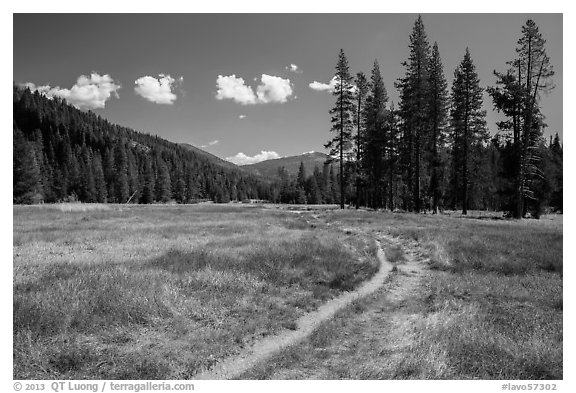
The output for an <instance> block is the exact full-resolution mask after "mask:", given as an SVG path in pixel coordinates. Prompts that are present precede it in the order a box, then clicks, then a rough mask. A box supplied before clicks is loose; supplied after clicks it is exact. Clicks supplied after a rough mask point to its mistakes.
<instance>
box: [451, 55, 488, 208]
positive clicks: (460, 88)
mask: <svg viewBox="0 0 576 393" xmlns="http://www.w3.org/2000/svg"><path fill="white" fill-rule="evenodd" d="M482 91H483V89H482V87H480V79H479V78H478V74H477V73H476V67H475V66H474V63H473V62H472V57H471V56H470V51H469V50H468V48H466V54H465V55H464V59H463V60H462V62H461V63H460V65H459V66H458V68H456V71H454V82H453V83H452V110H451V113H450V116H451V126H452V129H453V130H454V140H453V153H454V157H455V160H454V162H455V168H454V169H455V170H456V172H457V173H458V174H459V175H460V176H459V178H460V179H461V185H460V190H461V192H462V194H461V201H462V214H468V202H469V194H468V192H469V190H470V182H471V177H470V171H469V168H470V166H471V162H472V160H473V159H474V158H475V157H474V156H473V152H474V151H476V150H477V149H476V148H477V146H478V145H480V144H482V143H485V142H487V141H488V137H489V134H488V131H487V129H486V120H485V117H486V111H485V110H483V109H482Z"/></svg>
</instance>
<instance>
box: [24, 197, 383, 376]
mask: <svg viewBox="0 0 576 393" xmlns="http://www.w3.org/2000/svg"><path fill="white" fill-rule="evenodd" d="M13 252H14V290H13V292H14V311H13V317H14V322H13V327H14V378H16V379H34V378H41V379H48V378H59V379H65V378H73V379H87V378H93V379H186V378H190V377H191V376H193V375H194V374H196V373H197V372H199V371H201V370H203V369H206V368H208V367H210V366H211V365H212V364H214V363H215V362H216V361H218V360H220V359H222V358H224V357H226V356H229V355H233V354H237V353H238V352H239V351H241V350H242V348H243V347H245V346H246V345H249V344H250V343H251V342H253V341H254V340H256V339H258V338H261V337H263V336H267V335H270V334H275V333H277V332H279V331H281V330H282V329H294V328H295V321H296V320H297V318H298V317H300V316H301V315H302V314H303V313H304V312H306V311H309V310H312V309H315V308H317V307H318V305H319V304H321V303H323V302H325V301H326V300H328V299H330V298H333V297H335V296H337V295H338V294H339V293H342V292H343V291H347V290H351V289H353V288H355V287H356V286H357V285H358V284H359V283H360V282H362V281H364V280H366V279H367V278H369V277H370V276H372V275H373V274H374V273H375V271H376V270H377V262H376V260H375V247H374V243H373V240H371V239H368V238H363V237H359V236H355V235H350V234H346V233H344V232H342V231H339V230H337V229H333V228H328V227H326V228H323V229H322V228H318V227H317V226H316V225H314V224H311V223H309V222H307V220H306V219H303V218H302V217H300V215H299V214H294V213H293V212H290V211H286V212H285V211H278V210H267V209H262V208H251V207H235V206H230V205H228V206H227V205H223V206H222V205H221V206H217V205H204V206H201V205H197V206H120V205H116V206H114V205H110V206H108V205H77V206H68V205H67V206H62V205H53V206H30V207H23V206H15V207H14V251H13Z"/></svg>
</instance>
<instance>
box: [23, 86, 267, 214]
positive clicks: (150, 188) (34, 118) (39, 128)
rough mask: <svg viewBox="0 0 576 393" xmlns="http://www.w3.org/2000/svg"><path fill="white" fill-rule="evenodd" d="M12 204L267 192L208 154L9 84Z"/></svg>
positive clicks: (225, 197) (219, 197)
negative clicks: (11, 117)
mask: <svg viewBox="0 0 576 393" xmlns="http://www.w3.org/2000/svg"><path fill="white" fill-rule="evenodd" d="M13 115H14V121H13V152H14V155H13V156H14V160H13V178H14V191H13V202H14V203H41V202H58V201H67V200H79V201H82V202H113V203H126V202H127V201H130V202H132V203H153V202H169V201H172V200H174V201H176V202H178V203H188V202H192V201H195V200H199V199H211V200H214V201H216V202H227V201H230V200H242V199H246V198H261V199H265V198H267V197H268V195H267V193H268V189H267V185H266V184H264V183H262V181H261V180H260V179H258V178H257V176H255V175H253V174H250V173H247V172H245V171H243V170H241V169H240V168H238V167H237V166H235V165H234V164H232V163H228V162H226V161H224V160H222V159H220V158H218V157H216V156H213V155H212V154H210V153H208V152H204V151H202V150H200V149H198V148H196V147H193V146H191V145H186V146H183V145H181V144H176V143H173V142H169V141H167V140H165V139H162V138H160V137H158V136H153V135H149V134H143V133H140V132H137V131H135V130H132V129H130V128H127V127H122V126H119V125H116V124H112V123H110V122H108V121H107V120H106V119H103V118H102V117H100V116H99V115H96V114H95V113H93V112H90V111H89V112H83V111H80V110H78V109H76V108H74V107H73V106H71V105H68V104H67V103H66V102H65V101H64V100H61V99H58V98H53V99H51V98H47V97H45V96H43V95H41V94H40V93H38V92H35V93H32V92H31V91H30V90H29V89H21V88H19V87H17V86H14V89H13Z"/></svg>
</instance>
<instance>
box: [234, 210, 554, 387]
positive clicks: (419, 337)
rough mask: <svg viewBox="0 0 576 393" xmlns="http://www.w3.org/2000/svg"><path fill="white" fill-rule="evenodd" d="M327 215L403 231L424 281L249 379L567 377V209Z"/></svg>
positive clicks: (362, 305) (337, 323) (361, 309)
mask: <svg viewBox="0 0 576 393" xmlns="http://www.w3.org/2000/svg"><path fill="white" fill-rule="evenodd" d="M330 220H331V221H333V222H334V224H335V225H340V226H346V227H354V226H363V227H364V228H367V229H371V230H373V231H383V232H385V233H387V234H390V235H392V236H395V237H396V238H397V239H399V240H401V241H402V242H403V244H404V246H405V247H406V248H412V249H414V250H416V252H417V254H418V255H419V256H420V258H421V259H422V260H423V261H424V263H425V264H426V266H427V270H426V274H425V275H424V278H423V279H422V281H421V282H420V284H419V286H418V288H417V290H415V291H414V292H413V293H411V294H409V295H408V296H406V298H404V299H401V301H399V302H398V304H395V305H392V306H391V305H390V302H389V301H388V298H387V292H386V291H382V292H381V293H380V294H379V295H375V296H371V297H368V298H366V299H363V300H361V301H359V302H358V303H357V304H356V305H355V306H354V307H351V308H349V309H347V310H343V311H342V312H340V314H339V315H338V316H337V318H335V319H334V320H332V321H329V322H327V323H325V324H323V326H322V327H321V328H320V329H319V330H318V332H317V334H314V335H312V337H310V339H309V340H307V341H306V342H304V343H302V344H301V345H299V346H296V347H293V348H290V349H289V350H287V351H284V352H283V353H281V354H279V355H278V356H276V357H275V358H274V359H272V360H271V361H269V362H267V363H266V364H262V365H261V366H260V367H258V368H256V369H254V370H251V371H250V372H248V373H246V374H245V375H244V376H242V378H245V379H248V378H256V379H269V378H272V379H284V378H288V379H293V378H314V379H342V378H344V379H562V377H563V363H562V355H563V351H562V343H563V331H562V318H563V298H562V261H563V257H562V216H561V215H553V216H546V217H543V218H542V219H541V220H523V221H514V220H502V219H500V218H499V215H497V214H490V215H487V214H480V213H477V214H471V215H470V216H469V217H463V216H461V215H458V214H453V215H441V216H432V215H413V214H391V213H374V212H352V211H346V212H334V213H332V214H331V215H330ZM388 253H391V255H399V256H398V258H399V259H403V257H402V255H401V253H400V252H399V251H397V248H396V247H393V248H392V249H391V250H389V251H387V254H388ZM399 269H400V270H401V271H402V266H401V265H400V267H399ZM404 274H410V272H409V271H408V272H404ZM374 313H378V317H377V318H375V317H374V315H375V314H374ZM393 313H395V315H400V316H401V317H400V321H401V322H399V321H394V320H392V318H391V317H390V315H391V314H393ZM379 315H381V317H380V316H379ZM374 320H377V321H378V323H379V324H378V325H374ZM366 321H368V322H366ZM382 332H384V333H382ZM402 335H403V336H404V337H410V339H409V340H407V339H402V337H400V339H399V338H398V336H402ZM325 337H331V339H330V340H326V339H325ZM396 342H402V345H397V344H396ZM404 344H405V345H404ZM390 348H392V349H390Z"/></svg>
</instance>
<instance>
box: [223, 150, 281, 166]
mask: <svg viewBox="0 0 576 393" xmlns="http://www.w3.org/2000/svg"><path fill="white" fill-rule="evenodd" d="M281 157H282V156H280V155H279V154H278V153H276V152H275V151H265V150H262V151H260V153H258V154H256V155H255V156H252V157H250V156H247V155H246V154H244V153H242V152H240V153H238V154H236V155H235V156H232V157H226V160H227V161H230V162H232V163H234V164H236V165H249V164H256V163H257V162H260V161H266V160H274V159H276V158H281Z"/></svg>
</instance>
